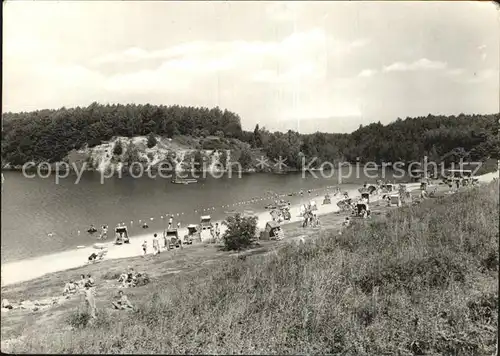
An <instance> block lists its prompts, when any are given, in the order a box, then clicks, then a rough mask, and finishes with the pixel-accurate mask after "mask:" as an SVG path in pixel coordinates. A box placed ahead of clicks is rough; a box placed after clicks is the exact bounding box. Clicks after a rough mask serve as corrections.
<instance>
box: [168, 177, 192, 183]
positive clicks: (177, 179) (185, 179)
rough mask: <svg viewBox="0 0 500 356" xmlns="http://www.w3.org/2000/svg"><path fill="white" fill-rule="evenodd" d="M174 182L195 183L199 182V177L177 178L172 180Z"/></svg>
mask: <svg viewBox="0 0 500 356" xmlns="http://www.w3.org/2000/svg"><path fill="white" fill-rule="evenodd" d="M172 183H174V184H193V183H198V179H194V178H175V179H173V180H172Z"/></svg>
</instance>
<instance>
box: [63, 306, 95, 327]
mask: <svg viewBox="0 0 500 356" xmlns="http://www.w3.org/2000/svg"><path fill="white" fill-rule="evenodd" d="M90 318H91V317H90V314H89V313H88V312H87V311H82V310H79V309H78V310H77V311H75V312H73V313H71V314H70V315H69V316H68V318H67V320H66V321H67V323H68V324H69V325H70V326H71V327H73V328H75V329H83V328H85V327H87V325H88V324H89V322H90Z"/></svg>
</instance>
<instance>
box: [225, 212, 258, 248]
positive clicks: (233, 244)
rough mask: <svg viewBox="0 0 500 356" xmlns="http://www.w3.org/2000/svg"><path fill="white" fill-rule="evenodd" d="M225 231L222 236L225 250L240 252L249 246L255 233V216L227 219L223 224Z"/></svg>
mask: <svg viewBox="0 0 500 356" xmlns="http://www.w3.org/2000/svg"><path fill="white" fill-rule="evenodd" d="M223 224H224V225H226V226H227V230H226V232H225V233H224V235H223V236H222V238H223V240H224V246H225V248H226V250H241V249H243V248H246V247H248V246H250V245H251V244H252V242H253V240H254V237H255V233H256V232H257V218H256V217H255V216H251V217H242V216H241V214H236V215H235V216H230V217H228V218H227V219H226V220H225V221H224V223H223Z"/></svg>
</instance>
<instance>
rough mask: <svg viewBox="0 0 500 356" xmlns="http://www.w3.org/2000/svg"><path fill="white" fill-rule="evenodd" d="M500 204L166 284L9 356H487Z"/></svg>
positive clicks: (487, 201) (444, 209)
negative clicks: (128, 307)
mask: <svg viewBox="0 0 500 356" xmlns="http://www.w3.org/2000/svg"><path fill="white" fill-rule="evenodd" d="M498 193H499V191H498V183H496V184H490V185H489V186H486V187H482V188H475V189H473V190H469V191H466V192H463V193H459V194H456V195H453V196H449V197H446V198H439V199H437V200H432V201H428V202H425V203H423V204H422V205H420V206H418V207H405V208H402V209H398V210H392V211H391V212H389V213H388V215H387V217H380V218H377V219H374V220H373V221H372V222H368V221H366V222H363V221H360V222H357V223H356V224H355V225H354V226H353V227H352V228H350V229H349V230H347V231H346V232H345V233H344V234H343V235H341V236H338V235H337V234H334V233H333V232H332V231H330V232H329V231H326V232H324V233H322V234H321V236H320V237H319V238H318V239H316V240H315V242H314V243H307V244H306V245H304V246H298V247H296V246H292V245H290V246H288V247H286V248H283V249H282V250H280V251H279V252H278V253H277V254H267V255H260V256H255V257H252V258H246V259H236V258H234V259H231V260H229V261H225V262H224V263H221V265H219V266H209V267H205V268H201V269H198V270H196V271H194V272H193V273H191V274H190V276H189V278H186V276H185V275H184V276H180V275H178V276H173V277H171V278H166V279H164V280H161V281H157V282H155V283H154V285H153V286H151V287H150V286H148V287H147V288H150V289H149V290H150V293H149V295H148V296H145V297H144V298H143V300H142V301H141V302H139V303H137V304H138V312H137V313H131V312H130V313H129V312H121V313H111V312H109V311H105V312H103V313H101V315H100V316H99V318H98V322H97V323H96V325H94V326H88V327H86V328H83V329H80V330H76V331H64V330H61V331H58V332H56V331H57V330H54V329H52V328H51V330H46V331H40V330H37V331H36V332H34V333H29V332H28V331H27V330H26V331H25V334H26V335H27V337H26V339H25V341H24V342H23V343H20V344H18V345H17V346H16V347H15V348H14V349H13V350H11V351H14V352H27V351H29V352H54V353H81V352H85V353H115V352H121V353H167V354H172V353H204V354H212V353H226V354H227V353H229V354H231V353H247V354H248V353H287V354H288V353H321V354H325V353H330V354H335V353H342V354H356V355H362V354H369V355H375V354H379V355H382V354H403V355H404V354H409V355H411V354H448V355H483V354H484V355H491V354H492V353H493V351H494V345H495V342H496V329H497V299H498V282H497V274H498V228H499V226H498V213H499V211H498V210H499V200H498ZM362 224H365V226H361V225H362ZM61 283H62V281H59V285H61ZM74 308H76V306H75V307H74ZM53 313H55V314H57V309H56V310H55V311H54V312H53ZM60 329H63V328H62V327H60ZM3 351H7V350H3Z"/></svg>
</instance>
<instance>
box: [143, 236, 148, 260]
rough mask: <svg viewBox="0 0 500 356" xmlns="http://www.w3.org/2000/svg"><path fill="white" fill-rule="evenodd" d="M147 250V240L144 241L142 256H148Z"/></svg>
mask: <svg viewBox="0 0 500 356" xmlns="http://www.w3.org/2000/svg"><path fill="white" fill-rule="evenodd" d="M147 250H148V242H147V241H146V240H144V242H143V243H142V256H143V257H144V256H146V253H147Z"/></svg>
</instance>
